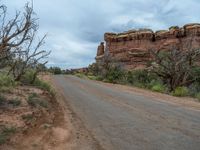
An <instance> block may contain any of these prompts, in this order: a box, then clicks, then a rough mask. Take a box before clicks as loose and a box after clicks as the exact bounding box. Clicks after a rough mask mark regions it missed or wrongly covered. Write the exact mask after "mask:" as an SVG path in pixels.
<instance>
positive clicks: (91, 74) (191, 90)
mask: <svg viewBox="0 0 200 150" xmlns="http://www.w3.org/2000/svg"><path fill="white" fill-rule="evenodd" d="M162 54H163V53H162ZM185 55H186V54H185ZM161 56H162V55H161V54H160V57H161ZM165 56H166V54H163V56H162V59H165ZM170 57H172V56H170ZM170 57H169V58H170ZM173 57H174V56H173ZM165 62H167V63H165ZM163 63H164V64H165V65H166V66H167V65H168V64H171V63H170V62H169V61H168V60H166V61H164V60H163ZM183 63H185V62H183ZM154 65H155V64H154ZM171 66H173V65H171ZM179 67H181V66H179ZM187 67H188V66H187ZM188 68H189V67H188ZM188 68H187V69H188ZM160 69H161V70H160ZM181 69H182V70H184V68H181ZM88 70H89V71H88V72H87V73H78V75H77V76H78V77H81V78H89V79H92V80H101V81H104V82H110V83H119V84H127V85H131V86H136V87H139V88H145V89H149V90H152V91H155V92H160V93H166V94H172V95H173V96H178V97H182V96H191V97H195V98H197V99H199V101H200V67H197V66H196V67H192V68H189V70H190V71H191V72H190V74H188V75H189V76H188V77H187V79H186V81H184V82H183V79H182V78H181V81H179V78H178V77H173V76H179V74H170V77H171V78H170V80H168V79H167V77H165V72H163V71H164V69H162V67H161V68H157V69H155V70H152V69H148V70H147V69H141V70H133V71H125V70H123V69H121V67H119V66H115V65H113V64H112V65H108V64H107V65H106V66H105V65H104V66H98V65H97V64H92V65H90V66H89V68H88ZM100 70H101V71H100ZM172 70H173V69H172ZM155 71H156V72H155ZM159 73H162V76H159ZM166 76H167V74H166ZM172 81H173V82H177V83H171V82H172ZM186 83H187V84H186ZM180 84H183V85H185V86H176V85H180ZM174 87H175V88H174Z"/></svg>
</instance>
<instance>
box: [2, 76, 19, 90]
mask: <svg viewBox="0 0 200 150" xmlns="http://www.w3.org/2000/svg"><path fill="white" fill-rule="evenodd" d="M15 85H16V83H15V81H14V79H13V78H12V77H11V76H8V75H6V74H0V88H1V87H13V86H15Z"/></svg>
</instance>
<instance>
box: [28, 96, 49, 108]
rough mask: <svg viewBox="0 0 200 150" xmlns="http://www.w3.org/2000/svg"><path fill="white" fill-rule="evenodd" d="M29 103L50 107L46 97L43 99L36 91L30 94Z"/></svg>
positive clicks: (33, 105)
mask: <svg viewBox="0 0 200 150" xmlns="http://www.w3.org/2000/svg"><path fill="white" fill-rule="evenodd" d="M27 102H28V104H29V105H30V106H32V107H37V106H41V107H44V108H48V105H49V104H48V102H47V101H46V100H44V99H41V98H40V97H39V95H38V94H36V93H32V94H30V95H29V97H28V100H27Z"/></svg>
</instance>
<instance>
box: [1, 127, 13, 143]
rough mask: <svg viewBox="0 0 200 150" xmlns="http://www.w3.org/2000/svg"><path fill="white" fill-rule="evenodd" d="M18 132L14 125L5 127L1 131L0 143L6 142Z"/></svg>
mask: <svg viewBox="0 0 200 150" xmlns="http://www.w3.org/2000/svg"><path fill="white" fill-rule="evenodd" d="M15 132H16V128H14V127H4V128H3V129H1V131H0V145H2V144H4V143H5V142H6V141H7V140H8V139H9V138H10V136H11V135H12V134H14V133H15Z"/></svg>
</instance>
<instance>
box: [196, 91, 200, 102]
mask: <svg viewBox="0 0 200 150" xmlns="http://www.w3.org/2000/svg"><path fill="white" fill-rule="evenodd" d="M195 97H196V98H197V99H198V101H199V102H200V93H197V94H196V96H195Z"/></svg>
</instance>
